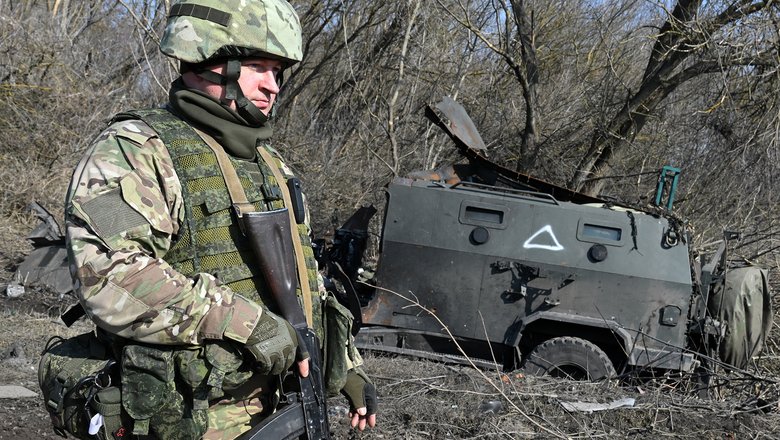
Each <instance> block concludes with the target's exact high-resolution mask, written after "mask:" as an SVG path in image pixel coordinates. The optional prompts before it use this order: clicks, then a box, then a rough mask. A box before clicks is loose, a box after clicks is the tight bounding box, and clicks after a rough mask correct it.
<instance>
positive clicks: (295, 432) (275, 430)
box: [240, 208, 330, 440]
mask: <svg viewBox="0 0 780 440" xmlns="http://www.w3.org/2000/svg"><path fill="white" fill-rule="evenodd" d="M240 221H241V222H242V225H243V230H244V234H245V235H246V237H247V238H248V239H249V241H250V243H251V246H252V250H253V251H254V254H255V257H256V258H257V262H258V264H259V266H260V270H261V272H262V274H263V276H264V278H265V281H266V284H267V285H268V288H269V290H270V292H271V295H272V296H273V298H274V300H275V301H276V304H277V306H279V310H280V314H281V315H282V317H284V319H286V320H288V321H289V322H290V323H291V324H292V326H293V327H294V328H295V330H296V331H297V332H298V341H299V344H303V345H305V346H306V351H308V353H309V375H308V376H307V377H300V375H298V374H296V379H297V380H296V381H294V382H295V385H294V386H295V388H297V389H296V390H293V391H291V392H285V391H284V390H282V392H283V393H282V399H281V401H280V404H281V405H282V408H281V409H279V410H278V411H277V412H276V413H274V414H273V415H271V416H270V417H268V418H267V419H266V420H264V421H263V422H261V423H260V424H258V425H257V426H254V427H252V429H251V430H250V431H249V432H247V433H246V434H244V436H242V439H245V440H248V439H261V438H263V439H266V438H267V439H275V438H281V439H293V438H305V439H309V440H315V439H316V440H321V439H330V429H329V427H328V412H327V408H326V406H325V405H326V395H325V388H324V384H323V379H322V378H323V375H322V373H323V372H322V361H321V359H320V345H319V342H318V340H317V336H316V334H315V333H314V330H312V329H311V328H309V327H308V325H307V324H306V317H305V316H304V314H303V310H302V309H301V305H300V303H299V302H298V296H297V295H296V294H295V290H296V287H297V272H296V270H295V251H294V250H293V244H292V233H293V231H292V229H291V228H292V226H291V225H290V217H289V214H288V212H287V209H286V208H283V209H278V210H275V211H266V212H249V213H244V214H243V215H242V216H241V219H240ZM295 233H297V232H295ZM282 384H284V381H282ZM291 407H293V409H291ZM295 417H298V418H299V419H300V420H301V422H302V423H301V425H302V427H303V431H300V427H299V426H298V424H296V423H295V422H294V421H293V419H294V418H295ZM285 430H289V431H288V432H287V433H286V434H285V433H284V431H285ZM290 431H292V432H290ZM299 431H300V432H299Z"/></svg>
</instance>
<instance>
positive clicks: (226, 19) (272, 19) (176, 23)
mask: <svg viewBox="0 0 780 440" xmlns="http://www.w3.org/2000/svg"><path fill="white" fill-rule="evenodd" d="M160 50H161V51H162V52H163V53H164V54H166V55H168V56H170V57H172V58H176V59H178V60H180V61H183V62H186V63H191V64H200V63H203V62H205V61H208V60H216V59H226V58H241V57H252V56H259V57H264V58H273V59H278V60H280V61H282V62H283V63H284V64H285V65H286V66H287V67H289V66H291V65H293V64H295V63H297V62H299V61H300V60H301V58H302V57H303V50H302V48H301V25H300V22H299V21H298V16H297V15H296V13H295V10H294V9H293V7H292V6H291V5H290V4H289V3H288V2H287V0H177V1H176V2H175V3H174V4H173V5H172V6H171V10H170V13H169V14H168V24H167V25H166V27H165V32H164V34H163V37H162V39H161V40H160Z"/></svg>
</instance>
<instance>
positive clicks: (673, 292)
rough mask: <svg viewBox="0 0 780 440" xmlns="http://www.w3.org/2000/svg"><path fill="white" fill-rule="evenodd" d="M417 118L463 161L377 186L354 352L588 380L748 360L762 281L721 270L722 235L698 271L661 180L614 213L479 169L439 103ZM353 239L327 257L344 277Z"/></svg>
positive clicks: (469, 144)
mask: <svg viewBox="0 0 780 440" xmlns="http://www.w3.org/2000/svg"><path fill="white" fill-rule="evenodd" d="M442 115H443V116H442ZM428 116H429V118H431V119H432V120H433V122H435V123H436V124H437V125H439V126H440V127H442V128H443V129H444V130H445V131H446V132H447V133H448V134H449V135H450V137H451V138H452V139H453V140H454V141H455V143H456V144H457V145H458V147H459V148H460V149H461V151H463V152H464V154H465V155H466V156H467V157H468V158H469V164H467V165H459V166H456V167H454V168H449V169H447V170H439V171H438V172H434V173H428V174H427V175H426V174H425V173H417V174H416V175H414V176H413V177H414V178H396V179H395V180H393V181H392V182H391V183H390V184H389V185H388V187H387V205H386V208H385V212H384V220H383V228H382V233H381V243H380V249H379V250H380V254H379V260H378V263H377V267H376V268H375V275H374V276H373V279H372V280H371V281H370V282H369V284H365V283H364V284H358V285H357V286H356V288H354V289H352V292H353V293H354V295H355V298H353V301H352V303H353V307H352V309H353V313H355V314H356V315H359V319H360V320H362V328H361V330H360V332H359V333H358V334H357V340H358V343H359V346H360V347H362V348H364V349H370V350H379V351H386V352H391V353H400V354H409V355H413V356H417V357H424V358H431V359H438V360H444V361H456V362H457V361H465V359H466V358H464V355H468V359H470V362H473V363H477V364H480V365H483V366H498V367H507V368H509V367H515V366H518V365H520V366H522V367H523V368H524V369H525V370H526V371H528V372H530V373H533V374H555V375H563V376H569V377H575V378H590V379H598V378H603V377H607V376H614V375H615V374H616V372H618V371H624V370H628V369H632V370H635V369H643V368H652V369H654V370H656V369H661V370H677V371H692V370H694V369H696V368H697V367H699V366H701V365H702V362H705V364H706V360H705V359H707V358H708V357H707V356H701V355H702V354H703V355H708V356H712V357H713V358H717V359H720V360H722V361H724V362H726V363H728V364H731V365H734V366H737V367H743V366H744V365H745V364H746V363H747V361H748V360H749V359H750V358H751V357H752V356H753V355H755V354H756V353H757V352H758V351H759V350H760V348H761V345H762V343H763V340H764V338H765V336H766V333H767V331H768V329H769V325H770V323H771V307H770V298H769V290H768V287H767V275H766V271H764V270H762V269H759V268H756V267H734V266H733V265H730V264H729V261H728V258H727V257H728V255H727V254H728V243H729V242H730V241H731V240H734V239H736V238H737V237H736V234H734V233H727V234H725V236H724V240H723V242H722V244H721V247H720V249H719V250H718V252H716V253H715V254H714V255H710V256H709V258H707V259H706V261H701V257H700V256H699V255H698V254H697V252H696V251H695V250H693V249H692V248H691V241H690V237H689V230H688V227H687V226H686V223H685V222H684V221H682V220H681V219H679V218H677V217H675V216H673V215H672V214H671V213H670V212H669V209H668V208H671V203H672V201H673V197H674V190H675V189H676V183H677V176H678V171H677V170H674V169H669V168H666V169H664V171H663V173H664V174H663V175H662V176H660V177H659V187H658V194H657V198H656V205H658V206H656V207H654V208H653V207H651V208H650V209H636V208H631V207H627V206H621V205H616V204H614V203H609V202H607V201H605V200H600V199H597V198H593V197H588V196H585V195H583V194H578V193H575V192H572V191H569V190H566V189H565V188H560V187H556V186H554V185H551V184H549V183H546V182H543V181H540V180H536V179H533V178H532V177H529V176H525V175H522V174H518V173H515V172H513V171H510V170H507V169H504V168H502V167H500V166H498V165H496V164H493V163H491V162H489V161H488V160H487V159H486V158H485V157H484V155H483V154H482V152H481V150H482V147H483V145H484V144H482V140H481V139H480V137H479V135H478V134H477V132H476V129H475V128H474V127H473V123H472V122H471V120H470V119H469V118H468V116H467V115H466V114H465V111H464V110H463V109H462V107H460V106H459V105H458V104H457V103H455V102H454V101H452V100H446V99H445V101H443V102H442V103H440V104H438V106H437V108H435V109H434V108H429V111H428ZM365 214H366V213H365V212H363V214H362V216H363V220H364V221H363V222H360V221H358V222H353V223H355V224H361V223H362V224H365V220H366V215H365ZM358 217H359V216H358ZM352 220H353V221H354V220H355V218H353V219H352ZM353 226H355V225H354V224H350V223H348V224H347V225H345V227H344V228H342V229H341V230H340V231H339V233H337V242H336V244H337V245H340V246H341V248H340V249H341V251H340V252H341V255H340V256H337V257H336V260H339V261H341V262H342V263H343V265H344V266H345V267H352V268H353V270H352V271H351V273H350V274H349V277H350V278H353V279H354V277H355V275H356V272H355V270H354V268H355V265H354V260H355V255H354V254H355V252H362V246H360V245H359V246H356V245H355V243H356V242H359V240H357V239H355V237H359V236H361V234H363V235H362V236H364V235H365V234H364V232H365V231H361V230H360V228H359V227H358V228H354V227H353ZM339 234H341V235H340V236H339ZM356 234H357V235H356ZM350 240H351V241H350ZM345 244H348V246H345ZM347 248H349V249H351V254H350V252H345V249H347ZM350 255H351V258H352V260H353V261H352V263H350V262H348V261H346V260H347V259H348V257H349V256H350ZM358 302H359V304H356V303H358Z"/></svg>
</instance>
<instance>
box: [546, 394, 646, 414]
mask: <svg viewBox="0 0 780 440" xmlns="http://www.w3.org/2000/svg"><path fill="white" fill-rule="evenodd" d="M635 403H636V399H633V398H631V397H626V398H624V399H618V400H613V401H612V402H609V403H593V402H561V406H562V407H563V409H565V410H566V411H569V412H575V411H578V412H586V413H591V412H595V411H606V410H610V409H618V408H633V407H634V404H635Z"/></svg>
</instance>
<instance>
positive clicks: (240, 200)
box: [195, 128, 313, 327]
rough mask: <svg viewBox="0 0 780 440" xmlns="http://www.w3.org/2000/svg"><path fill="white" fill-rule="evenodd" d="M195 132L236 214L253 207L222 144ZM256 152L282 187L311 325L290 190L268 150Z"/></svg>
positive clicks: (302, 292)
mask: <svg viewBox="0 0 780 440" xmlns="http://www.w3.org/2000/svg"><path fill="white" fill-rule="evenodd" d="M195 132H196V133H198V136H200V137H201V138H202V139H203V141H204V142H206V145H208V146H209V148H211V149H212V151H214V154H215V155H216V156H217V163H218V164H219V168H220V169H221V170H222V175H223V176H224V177H225V184H226V185H227V187H228V192H229V193H230V200H231V201H232V202H233V206H234V208H235V209H236V214H237V215H238V216H242V215H243V214H245V213H247V212H253V211H255V208H254V206H253V205H252V204H251V203H249V202H248V200H247V197H246V193H245V192H244V188H243V187H242V186H241V182H240V181H239V179H238V174H237V173H236V170H235V168H233V165H232V164H231V163H230V159H229V158H228V157H227V153H225V150H224V149H223V148H222V146H221V145H219V143H218V142H217V141H216V140H215V139H214V138H213V137H211V136H210V135H209V134H208V133H205V132H203V131H201V130H198V129H197V128H195ZM257 152H258V153H260V157H262V159H263V161H265V163H266V164H268V168H270V169H271V172H272V173H273V175H274V178H276V181H277V182H278V183H279V188H281V190H282V198H283V199H284V204H285V206H287V207H289V208H288V209H287V212H288V213H289V214H290V225H291V228H290V235H291V236H292V242H293V248H294V249H295V262H296V264H295V266H296V269H297V271H298V281H299V282H298V284H299V285H300V287H301V295H302V296H303V311H304V315H306V323H307V324H308V325H309V327H311V326H312V314H313V304H312V300H311V289H310V288H309V277H308V274H307V273H306V262H305V260H304V256H303V244H302V243H301V237H300V235H299V234H298V228H297V223H296V222H295V214H294V213H293V210H292V206H293V205H292V198H291V197H290V191H289V190H288V189H287V185H284V184H283V182H284V181H285V179H284V176H282V173H280V172H279V168H278V167H277V166H276V163H275V162H274V160H273V158H272V157H271V155H270V154H269V153H268V151H267V150H266V149H265V148H263V147H258V148H257Z"/></svg>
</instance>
